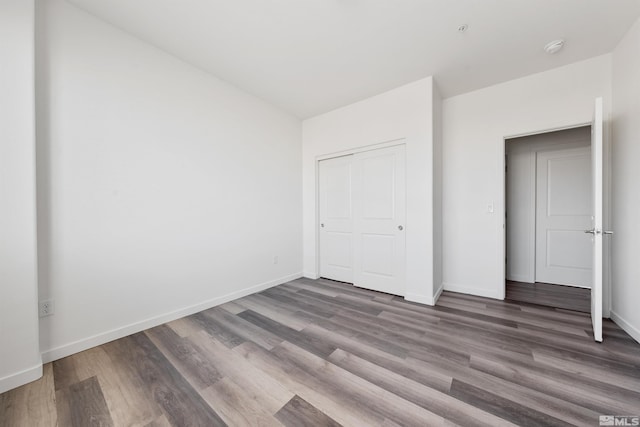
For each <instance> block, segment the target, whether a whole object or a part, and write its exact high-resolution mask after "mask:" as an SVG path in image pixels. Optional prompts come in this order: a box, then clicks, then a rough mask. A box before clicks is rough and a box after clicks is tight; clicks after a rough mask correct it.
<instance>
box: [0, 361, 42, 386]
mask: <svg viewBox="0 0 640 427" xmlns="http://www.w3.org/2000/svg"><path fill="white" fill-rule="evenodd" d="M39 378H42V360H41V361H40V362H38V364H36V365H34V366H32V367H31V368H27V369H25V370H22V371H20V372H16V373H15V374H11V375H7V376H6V377H3V378H0V394H2V393H4V392H5V391H9V390H12V389H14V388H16V387H20V386H21V385H25V384H27V383H30V382H31V381H35V380H37V379H39Z"/></svg>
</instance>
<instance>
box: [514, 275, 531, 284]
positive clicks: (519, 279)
mask: <svg viewBox="0 0 640 427" xmlns="http://www.w3.org/2000/svg"><path fill="white" fill-rule="evenodd" d="M507 280H509V281H511V282H520V283H535V281H531V277H529V276H526V275H524V274H512V275H511V276H508V275H507Z"/></svg>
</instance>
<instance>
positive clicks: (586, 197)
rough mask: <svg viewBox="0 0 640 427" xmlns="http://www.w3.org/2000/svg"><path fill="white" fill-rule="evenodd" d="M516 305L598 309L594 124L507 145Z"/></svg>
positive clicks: (509, 272)
mask: <svg viewBox="0 0 640 427" xmlns="http://www.w3.org/2000/svg"><path fill="white" fill-rule="evenodd" d="M505 153H506V158H505V165H506V169H505V183H506V188H505V194H506V218H505V220H506V283H505V295H506V299H508V300H515V301H519V302H528V303H534V304H540V305H546V306H551V307H556V308H565V309H570V310H576V311H583V312H589V311H590V295H591V286H592V283H591V282H592V280H593V279H592V277H593V275H592V268H593V265H592V264H593V257H592V242H591V236H590V235H589V234H585V230H588V229H590V228H591V224H592V205H593V204H592V194H593V191H592V190H593V189H592V186H593V182H592V177H591V173H592V172H591V126H582V127H577V128H573V129H566V130H560V131H554V132H546V133H542V134H536V135H530V136H524V137H518V138H510V139H506V140H505Z"/></svg>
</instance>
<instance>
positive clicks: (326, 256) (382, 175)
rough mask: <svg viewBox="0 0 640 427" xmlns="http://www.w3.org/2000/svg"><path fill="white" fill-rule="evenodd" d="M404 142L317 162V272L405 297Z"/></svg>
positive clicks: (327, 276)
mask: <svg viewBox="0 0 640 427" xmlns="http://www.w3.org/2000/svg"><path fill="white" fill-rule="evenodd" d="M405 217H406V183H405V154H404V145H397V146H393V147H388V148H381V149H376V150H370V151H365V152H360V153H356V154H353V155H350V156H345V157H339V158H334V159H328V160H323V161H321V162H320V275H321V276H322V277H326V278H330V279H335V280H341V281H345V282H351V283H353V284H354V285H356V286H359V287H362V288H367V289H372V290H376V291H381V292H387V293H390V294H395V295H404V284H405V233H406V230H405Z"/></svg>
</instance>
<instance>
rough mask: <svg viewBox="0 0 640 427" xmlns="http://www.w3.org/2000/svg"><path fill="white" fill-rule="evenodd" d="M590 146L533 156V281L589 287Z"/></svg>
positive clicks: (590, 258)
mask: <svg viewBox="0 0 640 427" xmlns="http://www.w3.org/2000/svg"><path fill="white" fill-rule="evenodd" d="M590 151H591V150H590V147H580V148H571V149H564V150H552V151H539V152H538V153H537V161H536V169H537V171H536V181H537V182H536V282H544V283H553V284H558V285H571V286H580V287H587V288H588V287H591V282H592V268H591V264H592V262H593V261H592V248H591V239H590V238H589V236H588V235H586V234H585V233H584V230H586V229H588V228H590V227H591V212H592V201H591V198H592V195H591V193H592V191H591V187H592V182H591V181H592V180H591V152H590Z"/></svg>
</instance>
